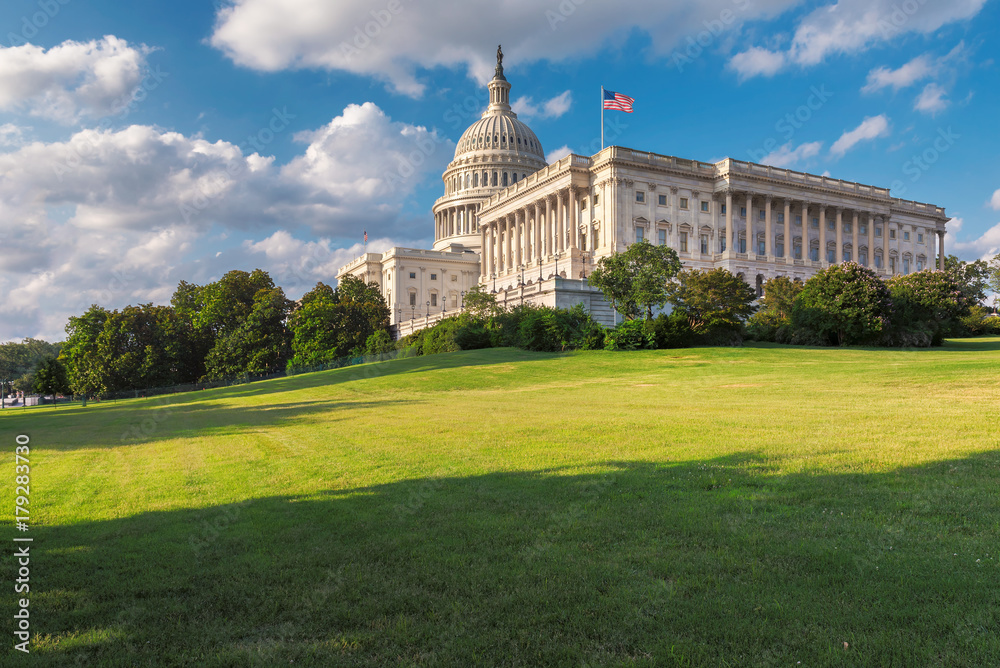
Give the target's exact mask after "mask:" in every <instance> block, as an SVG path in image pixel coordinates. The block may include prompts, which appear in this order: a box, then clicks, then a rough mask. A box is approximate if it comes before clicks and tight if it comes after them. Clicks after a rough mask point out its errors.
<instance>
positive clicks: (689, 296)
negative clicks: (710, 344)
mask: <svg viewBox="0 0 1000 668" xmlns="http://www.w3.org/2000/svg"><path fill="white" fill-rule="evenodd" d="M756 298H757V293H756V291H755V290H754V289H753V288H751V287H750V286H749V285H747V284H746V282H744V281H743V279H742V278H740V277H739V276H736V275H734V274H732V273H731V272H729V271H727V270H725V269H722V268H719V269H713V270H711V271H699V270H697V269H686V270H684V271H682V272H680V273H679V274H678V275H677V281H676V282H675V283H672V284H671V286H670V290H669V295H668V299H669V302H670V304H672V305H673V307H674V309H676V310H677V311H679V312H681V313H683V314H684V315H685V316H686V317H687V319H688V322H689V324H690V325H691V329H692V330H693V331H694V332H695V334H699V335H701V336H703V337H705V336H708V337H710V338H711V339H718V340H719V342H728V341H732V342H738V341H739V339H740V332H742V330H743V323H744V322H745V321H746V319H747V318H749V317H750V316H751V315H753V313H754V311H755V310H756V307H755V306H754V305H753V302H754V300H755V299H756Z"/></svg>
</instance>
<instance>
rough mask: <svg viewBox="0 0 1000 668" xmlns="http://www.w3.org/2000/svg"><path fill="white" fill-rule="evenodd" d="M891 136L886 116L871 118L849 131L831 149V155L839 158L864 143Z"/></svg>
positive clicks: (880, 115)
mask: <svg viewBox="0 0 1000 668" xmlns="http://www.w3.org/2000/svg"><path fill="white" fill-rule="evenodd" d="M888 134H889V119H888V118H886V116H885V114H879V115H878V116H870V117H868V118H866V119H865V120H863V121H862V122H861V125H859V126H858V127H856V128H854V129H853V130H848V131H846V132H844V134H842V135H841V136H840V139H838V140H837V141H835V142H834V143H833V146H831V147H830V155H832V156H834V157H837V158H839V157H840V156H842V155H844V154H845V153H847V152H848V151H850V150H851V149H852V148H854V147H855V146H857V145H858V144H859V143H861V142H863V141H871V140H872V139H876V138H878V137H885V136H887V135H888Z"/></svg>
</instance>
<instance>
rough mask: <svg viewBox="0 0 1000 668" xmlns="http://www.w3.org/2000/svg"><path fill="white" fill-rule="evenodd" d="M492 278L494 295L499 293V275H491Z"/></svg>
mask: <svg viewBox="0 0 1000 668" xmlns="http://www.w3.org/2000/svg"><path fill="white" fill-rule="evenodd" d="M490 278H492V279H493V294H496V293H497V275H496V274H490Z"/></svg>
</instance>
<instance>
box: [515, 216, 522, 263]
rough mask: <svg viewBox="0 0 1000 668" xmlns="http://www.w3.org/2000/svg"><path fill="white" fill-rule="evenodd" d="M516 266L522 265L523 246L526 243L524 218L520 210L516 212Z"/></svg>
mask: <svg viewBox="0 0 1000 668" xmlns="http://www.w3.org/2000/svg"><path fill="white" fill-rule="evenodd" d="M513 216H514V268H515V269H517V268H518V267H520V266H521V256H522V253H521V248H522V246H523V244H524V234H523V233H522V228H523V224H522V220H521V215H520V212H519V211H515V212H514V214H513Z"/></svg>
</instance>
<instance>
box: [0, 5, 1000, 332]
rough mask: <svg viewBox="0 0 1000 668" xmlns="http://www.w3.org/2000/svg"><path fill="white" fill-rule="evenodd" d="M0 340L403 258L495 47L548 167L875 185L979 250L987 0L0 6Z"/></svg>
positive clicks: (998, 199)
mask: <svg viewBox="0 0 1000 668" xmlns="http://www.w3.org/2000/svg"><path fill="white" fill-rule="evenodd" d="M0 28H2V29H0V340H10V339H18V338H21V337H25V336H40V337H44V338H47V339H49V340H58V339H61V338H62V336H63V327H64V326H65V323H66V320H67V318H68V317H69V316H71V315H77V314H79V313H82V312H83V311H84V310H85V309H86V308H87V307H88V306H89V305H90V304H91V303H99V304H101V305H103V306H106V307H109V308H120V307H122V306H124V305H126V304H129V303H139V302H147V301H152V302H158V303H165V302H167V301H168V300H169V298H170V295H171V293H172V291H173V289H174V287H175V286H176V284H177V282H178V281H179V280H181V279H184V280H188V281H195V282H199V283H203V282H207V281H210V280H213V279H215V278H218V277H219V276H221V275H222V274H223V273H225V272H226V271H228V270H230V269H246V270H250V269H253V268H255V267H261V268H264V269H267V270H268V271H270V272H271V274H272V276H274V277H275V279H276V281H277V282H278V283H279V284H280V285H282V286H283V287H284V288H285V289H286V291H287V292H288V294H289V295H290V296H292V297H298V296H300V295H301V294H302V293H303V292H304V291H305V290H307V289H309V288H310V287H311V286H312V285H314V284H315V282H316V281H320V280H322V281H325V282H333V276H334V274H335V273H336V270H337V268H338V267H339V266H341V265H342V264H344V263H346V262H347V261H348V260H349V259H350V258H351V257H353V256H355V255H357V254H358V253H359V252H360V251H361V249H362V246H361V237H362V232H363V230H367V231H368V236H369V240H370V241H369V250H383V249H385V248H388V247H389V246H391V245H411V246H426V245H428V244H429V243H430V241H431V238H430V237H431V231H432V225H431V215H430V208H431V205H432V204H433V202H434V200H435V199H436V198H437V197H438V196H440V194H441V192H442V186H441V181H440V174H441V172H442V171H443V169H444V167H445V166H446V165H447V163H448V161H449V160H450V159H451V157H452V155H453V151H454V142H455V141H456V140H457V139H458V138H459V136H460V135H461V133H462V131H463V130H464V129H465V127H466V126H467V125H469V124H470V123H471V122H472V121H473V120H474V119H476V118H478V115H479V113H480V111H481V110H482V108H484V107H485V103H486V94H485V89H484V87H483V84H484V83H485V81H486V80H487V79H488V78H489V76H490V75H491V73H492V69H493V65H494V61H495V52H496V45H497V44H498V43H503V45H504V51H505V54H506V57H505V61H504V65H505V69H506V73H507V77H508V79H509V80H510V82H511V83H512V85H513V89H512V91H511V96H512V99H513V100H514V102H515V108H516V109H518V110H519V112H520V114H521V118H522V119H524V120H525V121H526V122H528V123H529V125H531V127H532V129H534V131H535V133H536V134H537V135H538V137H539V139H540V140H541V142H542V144H543V146H544V147H545V149H546V151H547V152H548V155H549V156H550V157H552V158H556V157H559V156H561V155H563V154H565V153H566V152H568V151H573V152H577V153H584V154H590V153H592V152H594V151H595V150H596V149H597V147H598V143H599V137H600V106H599V94H600V86H601V85H602V84H603V85H604V86H605V87H607V88H609V89H612V90H616V91H620V92H624V93H626V94H628V95H631V96H633V97H635V98H636V105H635V108H636V112H635V113H634V114H631V115H626V114H621V113H615V112H608V115H607V121H608V136H609V138H613V143H616V144H620V145H625V146H630V147H633V148H637V149H641V150H648V151H654V152H658V153H664V154H669V155H677V156H682V157H687V158H693V159H699V160H705V161H709V160H717V159H721V158H723V157H727V156H729V157H733V158H737V159H743V160H755V161H757V162H766V163H769V164H775V165H780V166H785V167H789V168H792V169H797V170H801V171H807V172H812V173H816V174H823V173H829V174H830V175H831V176H834V177H838V178H843V179H847V180H850V181H858V182H861V183H870V184H874V185H879V186H890V187H892V188H893V192H894V194H895V195H896V196H899V197H905V198H907V199H915V200H918V201H924V202H932V203H934V204H938V205H941V206H944V207H946V209H947V211H948V213H949V214H950V215H951V216H952V217H953V218H954V220H953V221H952V223H950V225H949V228H950V230H951V232H950V233H949V236H948V239H947V245H948V252H950V253H955V254H957V255H959V256H960V257H963V258H965V259H975V258H979V257H985V256H988V255H991V254H994V253H996V252H997V251H998V250H1000V169H998V167H997V162H996V159H995V156H996V155H998V154H1000V136H998V132H997V127H996V118H997V117H998V115H1000V114H998V111H1000V90H998V89H1000V87H998V86H997V82H998V77H997V74H998V69H997V68H998V65H997V62H996V60H997V50H998V47H997V44H998V42H1000V35H998V34H997V33H998V30H1000V2H998V1H997V0H951V1H949V2H936V1H935V0H904V1H898V0H864V1H862V0H841V1H840V2H839V3H833V2H797V1H795V0H704V1H702V2H671V1H664V0H635V1H634V2H631V3H628V5H622V4H621V3H611V2H605V1H602V0H542V1H541V2H539V1H538V0H510V1H509V2H505V3H496V2H465V3H445V2H440V1H434V0H424V1H423V2H420V3H417V2H415V1H414V0H371V1H368V2H362V1H360V0H338V2H336V3H331V2H325V1H322V0H237V1H236V2H231V1H225V2H216V3H214V4H213V3H206V2H193V1H180V2H177V1H174V2H165V1H161V0H150V1H147V2H143V3H130V4H124V3H120V2H104V1H89V2H84V1H83V0H33V1H29V0H8V1H7V2H5V3H4V4H3V5H2V6H0Z"/></svg>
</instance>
